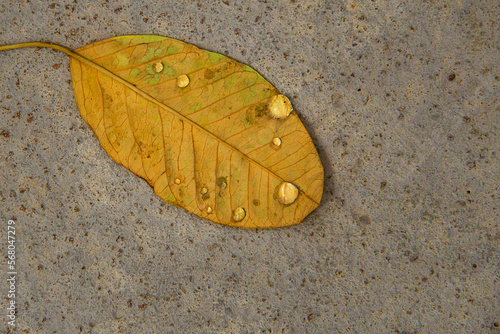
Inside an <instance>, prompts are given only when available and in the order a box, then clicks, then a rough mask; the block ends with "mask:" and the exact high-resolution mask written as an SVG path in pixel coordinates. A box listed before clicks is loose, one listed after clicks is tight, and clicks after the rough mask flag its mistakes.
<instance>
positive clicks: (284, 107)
mask: <svg viewBox="0 0 500 334" xmlns="http://www.w3.org/2000/svg"><path fill="white" fill-rule="evenodd" d="M292 110H293V108H292V104H291V103H290V100H289V99H288V98H287V97H286V96H285V95H281V94H278V95H274V96H273V97H271V98H270V99H269V102H268V103H267V111H268V113H269V116H271V117H273V118H286V117H288V115H290V113H291V112H292Z"/></svg>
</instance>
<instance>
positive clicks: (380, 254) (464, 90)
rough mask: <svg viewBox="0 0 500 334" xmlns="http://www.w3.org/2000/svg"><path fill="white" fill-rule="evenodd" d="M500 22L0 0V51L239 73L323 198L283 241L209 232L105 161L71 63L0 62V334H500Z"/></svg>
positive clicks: (446, 14) (490, 5) (312, 9)
mask: <svg viewBox="0 0 500 334" xmlns="http://www.w3.org/2000/svg"><path fill="white" fill-rule="evenodd" d="M499 22H500V2H499V1H497V0H483V1H481V0H475V1H472V0H469V1H467V0H462V1H460V0H457V1H444V0H436V1H402V0H399V1H381V0H378V1H377V0H359V1H353V0H350V1H349V0H346V1H326V0H324V1H320V0H303V1H301V0H296V1H295V0H291V1H284V0H282V1H265V0H259V1H234V0H228V1H197V2H196V1H188V0H178V1H135V0H134V1H132V0H124V1H108V0H103V1H92V2H91V1H88V2H84V1H69V0H64V1H57V2H56V1H54V2H53V3H52V2H50V1H40V0H38V1H36V0H27V1H14V0H6V1H3V2H2V3H1V4H0V44H11V43H18V42H27V41H49V42H53V43H56V44H60V45H63V46H66V47H68V48H71V49H76V48H78V47H81V46H83V45H85V44H89V43H91V42H94V41H98V40H101V39H105V38H109V37H112V36H118V35H125V34H157V35H164V36H169V37H173V38H177V39H181V40H183V41H186V42H189V43H192V44H195V45H197V46H199V47H201V48H204V49H207V50H210V51H216V52H219V53H222V54H225V55H228V56H230V57H232V58H235V59H236V60H238V61H241V62H243V63H246V64H248V65H250V66H252V67H253V68H255V69H256V70H257V71H259V72H260V73H261V74H262V75H263V76H264V77H265V78H267V79H268V80H269V81H270V82H271V83H273V84H274V85H275V86H276V87H277V88H278V89H279V90H280V91H281V92H282V93H283V94H285V95H287V96H289V97H290V99H291V101H292V103H293V105H294V108H295V110H296V111H297V113H298V114H299V116H300V118H301V119H302V120H303V122H304V124H305V125H306V128H307V129H308V131H309V132H310V133H311V136H312V137H313V140H314V142H315V144H316V145H317V147H318V150H319V152H320V156H321V159H322V161H323V164H324V166H325V173H326V180H325V193H324V196H323V201H322V203H321V206H320V207H319V208H317V209H316V210H315V211H314V212H313V213H312V214H310V215H309V216H308V217H307V218H306V219H305V220H304V222H303V223H302V224H300V225H297V226H295V227H291V228H283V229H276V230H240V229H234V228H229V227H224V226H219V225H215V224H212V223H209V222H206V221H203V220H201V219H199V218H197V217H195V216H193V215H190V214H188V213H186V212H185V211H184V210H181V209H178V208H175V207H172V206H170V205H168V204H165V203H163V202H162V201H161V200H160V199H159V198H158V197H156V196H155V195H154V194H153V192H152V190H151V189H150V187H149V186H147V185H146V184H145V182H143V181H142V180H140V179H138V178H136V177H135V176H133V175H132V174H131V173H130V172H128V171H127V170H125V169H124V168H123V167H121V166H119V165H117V164H116V163H115V162H114V161H113V160H112V159H111V158H109V156H108V155H107V154H106V153H105V152H104V150H103V149H102V148H101V147H100V146H99V143H98V142H97V140H96V139H95V137H94V135H93V133H92V132H91V130H90V129H89V128H88V127H87V125H86V124H85V123H84V122H83V120H82V119H81V117H80V115H79V113H78V110H77V107H76V104H75V102H74V95H73V91H72V87H71V74H70V72H69V59H68V56H66V55H65V54H63V53H61V52H57V51H52V50H50V49H35V48H31V49H21V50H15V51H5V52H0V73H1V74H0V133H1V136H0V221H1V223H2V226H3V227H2V229H3V231H4V232H3V234H2V235H4V236H3V237H2V240H4V241H3V242H2V243H1V245H0V251H1V252H2V255H3V256H4V257H5V258H6V257H7V243H6V231H7V221H8V220H9V219H13V220H14V221H15V222H16V226H17V235H16V237H17V241H16V247H17V253H16V256H17V267H16V269H17V272H18V281H17V283H16V294H17V296H16V303H17V304H16V305H17V307H18V308H17V318H16V323H17V327H16V328H14V327H12V326H9V325H8V324H7V320H8V319H7V317H6V315H7V311H6V307H7V303H8V302H9V299H8V298H7V290H8V288H9V286H8V284H7V282H6V281H4V283H2V284H1V286H0V293H1V296H2V300H3V303H2V305H3V306H2V309H4V311H3V312H4V313H5V316H4V315H2V317H1V320H0V332H2V333H5V332H7V333H9V332H15V331H16V329H17V331H18V332H20V333H80V332H81V333H490V332H494V333H495V332H500V327H499V326H500V269H499V263H500V228H499V227H500V226H499V221H500V209H499V207H500V205H499V204H500V192H499V187H500V180H499V175H500V161H499V160H500V132H499V127H500V100H499V96H500V93H499V86H500V65H499V63H500V26H499ZM2 268H3V269H2V270H3V272H4V273H3V274H2V277H8V276H7V271H8V269H7V268H6V266H5V265H4V266H2Z"/></svg>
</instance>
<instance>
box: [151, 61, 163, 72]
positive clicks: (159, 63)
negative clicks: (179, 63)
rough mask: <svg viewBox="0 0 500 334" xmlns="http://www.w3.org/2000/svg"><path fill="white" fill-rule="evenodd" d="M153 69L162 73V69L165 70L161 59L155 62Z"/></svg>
mask: <svg viewBox="0 0 500 334" xmlns="http://www.w3.org/2000/svg"><path fill="white" fill-rule="evenodd" d="M153 70H154V71H155V72H156V73H160V72H161V71H163V64H162V63H161V61H159V62H157V63H155V64H154V65H153Z"/></svg>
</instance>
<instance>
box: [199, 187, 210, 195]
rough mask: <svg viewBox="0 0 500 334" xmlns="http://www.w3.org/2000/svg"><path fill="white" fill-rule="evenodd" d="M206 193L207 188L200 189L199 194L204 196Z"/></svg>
mask: <svg viewBox="0 0 500 334" xmlns="http://www.w3.org/2000/svg"><path fill="white" fill-rule="evenodd" d="M207 192H208V189H207V188H205V187H203V188H201V193H202V194H203V195H205V194H206V193H207Z"/></svg>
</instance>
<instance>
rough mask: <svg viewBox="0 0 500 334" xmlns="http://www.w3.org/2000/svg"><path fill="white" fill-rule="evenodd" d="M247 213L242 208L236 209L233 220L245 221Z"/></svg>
mask: <svg viewBox="0 0 500 334" xmlns="http://www.w3.org/2000/svg"><path fill="white" fill-rule="evenodd" d="M246 214H247V213H246V211H245V209H243V208H242V207H241V206H240V207H238V208H236V209H234V211H233V219H234V220H235V221H237V222H240V221H242V220H243V218H245V216H246Z"/></svg>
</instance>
